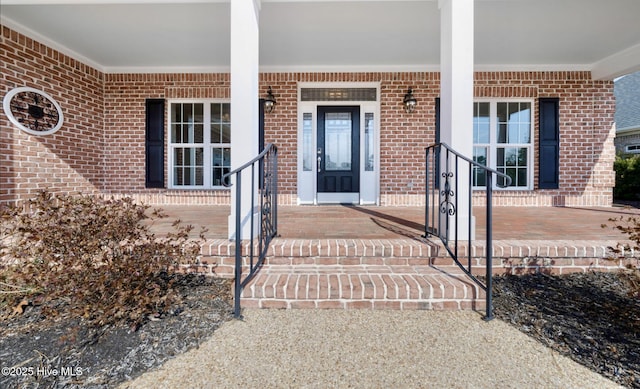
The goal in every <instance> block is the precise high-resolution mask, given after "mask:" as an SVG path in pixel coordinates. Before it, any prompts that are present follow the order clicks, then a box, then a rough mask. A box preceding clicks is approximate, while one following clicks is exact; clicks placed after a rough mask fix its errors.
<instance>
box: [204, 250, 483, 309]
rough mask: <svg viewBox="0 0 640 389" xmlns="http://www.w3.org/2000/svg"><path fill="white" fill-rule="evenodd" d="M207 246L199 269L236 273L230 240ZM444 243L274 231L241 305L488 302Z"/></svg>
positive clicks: (478, 305) (465, 305)
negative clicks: (281, 235)
mask: <svg viewBox="0 0 640 389" xmlns="http://www.w3.org/2000/svg"><path fill="white" fill-rule="evenodd" d="M203 250H204V251H206V252H207V254H208V255H206V256H204V257H203V260H202V261H203V263H202V268H200V269H198V271H200V272H203V271H204V272H215V274H217V275H219V276H226V277H233V269H234V261H235V260H234V257H233V252H234V245H233V243H230V242H228V241H216V242H210V244H209V245H208V246H207V247H205V248H203ZM243 250H244V251H243V252H246V250H247V247H243ZM442 251H443V250H442V248H441V247H439V246H435V245H429V244H427V243H426V242H420V241H416V240H412V239H379V240H362V239H344V240H340V239H337V240H336V239H324V240H289V239H275V240H274V241H273V242H272V244H271V247H270V249H269V255H268V257H267V259H266V261H265V264H264V266H263V268H262V269H261V270H260V271H259V272H258V274H257V275H256V277H255V278H254V279H253V280H252V281H251V282H250V283H249V284H248V285H247V286H246V287H245V288H244V290H243V294H242V307H244V308H283V309H284V308H337V309H356V308H359V309H429V310H442V309H453V310H459V309H476V310H482V309H484V306H485V302H484V292H483V291H482V290H481V288H479V287H478V286H477V285H475V284H474V283H473V282H472V281H470V280H469V279H468V278H467V277H466V276H465V275H464V274H463V272H462V271H460V269H458V267H457V266H455V264H454V263H453V261H451V260H450V259H449V258H447V257H443V255H446V253H443V254H441V253H442ZM214 263H215V264H217V265H216V266H215V267H213V264H214ZM245 265H246V264H245ZM480 270H481V269H480ZM243 273H244V274H246V271H245V272H243Z"/></svg>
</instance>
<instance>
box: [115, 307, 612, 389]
mask: <svg viewBox="0 0 640 389" xmlns="http://www.w3.org/2000/svg"><path fill="white" fill-rule="evenodd" d="M177 387H180V388H261V389H262V388H347V387H348V388H519V389H520V388H581V389H582V388H618V387H619V386H618V385H616V384H614V383H613V382H611V381H609V380H607V379H605V378H604V377H602V376H600V375H598V374H596V373H594V372H592V371H590V370H588V369H587V368H585V367H583V366H581V365H579V364H577V363H575V362H573V361H572V360H570V359H568V358H566V357H563V356H561V355H560V354H558V353H557V352H555V351H553V350H551V349H549V348H546V347H544V346H543V345H541V344H540V343H538V342H536V341H535V340H533V339H531V338H529V337H527V336H526V335H525V334H523V333H521V332H520V331H518V330H517V329H515V328H513V327H512V326H510V325H508V324H506V323H504V322H502V321H500V320H493V321H491V322H489V323H485V322H484V321H482V319H481V317H480V315H479V314H478V313H474V312H446V311H445V312H443V311H438V312H434V311H370V310H350V311H343V310H247V311H245V320H244V321H237V320H233V321H231V322H228V323H226V324H224V325H223V326H222V327H220V328H219V329H218V330H217V331H216V332H215V334H214V335H213V336H212V337H211V338H210V339H209V340H207V341H206V342H204V343H203V344H202V345H201V346H200V347H199V348H198V349H194V350H191V351H189V352H187V353H185V354H182V355H180V356H178V357H177V358H175V359H173V360H170V361H168V362H167V363H166V364H165V365H164V366H162V367H161V368H160V369H157V370H154V371H150V372H148V373H146V374H144V375H142V376H140V377H138V379H136V380H134V381H131V382H127V383H125V384H123V385H122V386H121V388H177Z"/></svg>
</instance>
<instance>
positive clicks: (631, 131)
mask: <svg viewBox="0 0 640 389" xmlns="http://www.w3.org/2000/svg"><path fill="white" fill-rule="evenodd" d="M636 134H639V135H640V126H634V127H627V128H621V129H619V130H616V136H621V135H625V136H626V135H636Z"/></svg>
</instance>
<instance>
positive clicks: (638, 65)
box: [591, 43, 640, 80]
mask: <svg viewBox="0 0 640 389" xmlns="http://www.w3.org/2000/svg"><path fill="white" fill-rule="evenodd" d="M591 67H592V69H593V70H592V71H591V75H592V76H593V78H594V79H596V80H613V79H614V78H616V77H619V76H623V75H625V74H628V73H633V72H636V71H639V70H640V43H639V44H636V45H634V46H631V47H628V48H626V49H624V50H622V51H619V52H617V53H615V54H612V55H610V56H608V57H607V58H604V59H601V60H600V61H598V62H596V63H594V64H592V65H591Z"/></svg>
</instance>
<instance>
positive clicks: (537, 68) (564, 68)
mask: <svg viewBox="0 0 640 389" xmlns="http://www.w3.org/2000/svg"><path fill="white" fill-rule="evenodd" d="M591 69H592V65H590V64H475V65H474V71H476V72H590V71H591Z"/></svg>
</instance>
